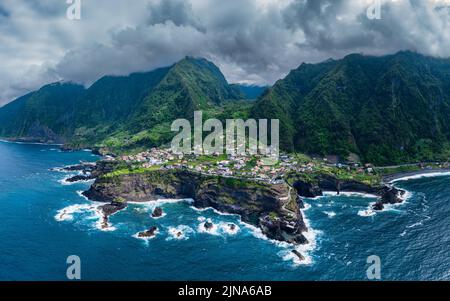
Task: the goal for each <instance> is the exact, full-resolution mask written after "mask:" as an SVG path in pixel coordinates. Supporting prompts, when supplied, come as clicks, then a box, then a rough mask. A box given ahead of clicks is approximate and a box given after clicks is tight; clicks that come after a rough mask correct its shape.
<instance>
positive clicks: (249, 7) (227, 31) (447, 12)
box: [0, 0, 450, 106]
mask: <svg viewBox="0 0 450 301" xmlns="http://www.w3.org/2000/svg"><path fill="white" fill-rule="evenodd" d="M67 1H68V2H72V1H80V3H81V10H80V11H81V16H80V17H81V18H80V19H79V20H71V19H70V18H68V17H67V14H66V12H67V9H68V8H69V6H70V5H71V4H68V3H66V0H0V62H1V63H2V66H1V68H0V106H1V105H4V104H6V103H8V102H10V101H12V100H13V99H15V98H16V97H18V96H21V95H24V94H26V93H28V92H30V91H33V90H36V89H39V88H40V87H41V86H42V85H45V84H48V83H52V82H56V81H72V82H76V83H80V84H83V85H85V86H87V87H88V86H89V85H91V84H92V83H93V82H94V81H95V80H97V79H99V78H100V77H101V76H104V75H127V74H129V73H132V72H140V71H149V70H152V69H155V68H158V67H163V66H168V65H170V64H173V63H175V62H176V61H178V60H180V59H182V58H183V57H185V56H186V55H189V56H196V57H205V58H207V59H209V60H211V61H213V62H214V63H215V64H216V65H218V66H219V68H220V69H221V70H222V72H223V73H224V74H225V76H226V78H227V80H228V81H229V82H232V83H235V82H240V83H248V84H259V85H266V84H269V85H271V84H273V83H274V82H275V81H276V80H278V79H280V78H283V77H284V76H285V75H286V74H287V73H288V72H289V71H290V70H292V69H295V68H297V67H298V66H299V65H300V64H301V63H303V62H307V63H316V62H320V61H323V60H326V59H328V58H335V59H338V58H341V57H344V56H345V55H347V54H350V53H364V54H368V55H383V54H390V53H395V52H397V51H399V50H412V51H417V52H419V53H423V54H425V55H431V56H437V57H450V0H226V1H225V0H132V1H127V0H67ZM376 1H379V3H380V17H381V18H380V19H377V18H373V14H372V15H371V17H372V18H369V17H368V15H367V10H368V9H369V8H373V7H375V6H373V5H375V4H374V3H375V2H376ZM370 11H371V12H373V11H372V10H370Z"/></svg>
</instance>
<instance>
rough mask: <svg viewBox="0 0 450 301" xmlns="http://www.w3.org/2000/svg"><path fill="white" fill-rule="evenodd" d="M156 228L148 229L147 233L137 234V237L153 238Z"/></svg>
mask: <svg viewBox="0 0 450 301" xmlns="http://www.w3.org/2000/svg"><path fill="white" fill-rule="evenodd" d="M157 230H158V228H157V227H155V226H153V227H150V229H148V230H147V231H143V232H139V233H138V237H154V236H155V235H156V231H157Z"/></svg>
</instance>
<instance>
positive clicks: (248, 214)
mask: <svg viewBox="0 0 450 301" xmlns="http://www.w3.org/2000/svg"><path fill="white" fill-rule="evenodd" d="M84 195H85V196H86V197H88V198H89V199H91V200H94V201H98V202H105V203H107V204H106V205H105V206H104V207H103V208H102V209H103V212H104V213H105V215H109V214H112V213H115V212H116V211H117V210H120V209H122V208H123V206H124V203H125V204H126V202H151V201H156V200H158V199H162V198H166V199H183V198H189V199H193V200H194V202H193V205H194V206H195V207H197V208H208V207H212V208H214V209H216V210H218V211H221V212H224V213H231V214H238V215H240V216H241V219H242V221H244V222H246V223H249V224H252V225H254V226H256V227H259V228H261V230H262V232H263V233H264V234H265V235H266V236H267V237H269V238H271V239H274V240H279V241H286V242H289V243H294V244H305V243H308V241H307V239H306V238H305V236H304V235H303V234H302V233H303V232H305V231H307V230H308V229H307V227H306V225H305V222H304V220H303V216H302V213H301V211H300V207H301V204H302V203H301V200H300V199H299V198H298V195H297V193H296V191H295V189H292V188H291V187H290V186H289V185H287V184H285V183H282V184H266V183H261V182H258V181H253V180H242V179H235V178H225V177H219V176H209V175H203V174H199V173H195V172H191V171H188V170H155V171H148V172H143V173H130V174H123V175H117V176H100V177H98V178H97V180H96V181H95V183H94V184H93V185H92V186H91V188H90V189H89V190H88V191H86V192H85V193H84ZM115 208H116V209H117V210H114V209H115Z"/></svg>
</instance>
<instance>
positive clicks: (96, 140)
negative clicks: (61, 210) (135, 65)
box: [0, 57, 245, 150]
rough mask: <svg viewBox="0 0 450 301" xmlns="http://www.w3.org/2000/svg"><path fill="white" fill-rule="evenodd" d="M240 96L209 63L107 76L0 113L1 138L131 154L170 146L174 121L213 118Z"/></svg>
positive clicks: (31, 97)
mask: <svg viewBox="0 0 450 301" xmlns="http://www.w3.org/2000/svg"><path fill="white" fill-rule="evenodd" d="M244 97H245V96H244V95H242V94H241V92H240V91H239V90H238V89H236V88H235V87H232V86H231V85H229V84H228V83H227V81H226V79H225V77H224V76H223V74H222V73H221V72H220V70H219V68H217V67H216V66H215V65H214V64H213V63H211V62H209V61H207V60H205V59H197V58H192V57H186V58H185V59H183V60H181V61H180V62H178V63H176V64H174V65H172V66H170V67H166V68H161V69H157V70H154V71H151V72H147V73H135V74H131V75H129V76H120V77H112V76H106V77H103V78H101V79H100V80H98V81H97V82H95V83H94V84H93V85H92V86H91V87H89V88H88V89H84V88H83V87H82V86H78V85H74V84H70V83H64V84H63V83H56V84H52V85H48V86H45V87H43V88H42V89H40V90H39V91H36V92H33V93H30V94H28V95H26V96H23V97H21V98H19V99H17V100H15V101H13V102H11V103H10V104H8V105H6V106H4V107H2V108H0V121H1V123H0V136H2V137H5V138H11V139H20V140H28V141H39V142H61V143H66V144H68V145H69V146H71V147H87V146H92V145H99V146H106V147H108V148H111V149H113V150H118V149H125V150H127V149H130V150H132V149H136V148H139V147H143V148H144V147H149V146H153V145H159V144H161V143H163V142H167V141H169V139H170V138H171V137H172V135H173V133H172V132H171V131H170V124H171V123H172V121H173V120H175V119H177V118H193V115H194V111H195V110H203V111H204V112H205V117H208V116H217V114H219V113H220V111H223V108H224V107H227V104H226V103H228V102H229V101H230V100H231V101H235V100H238V99H241V98H244Z"/></svg>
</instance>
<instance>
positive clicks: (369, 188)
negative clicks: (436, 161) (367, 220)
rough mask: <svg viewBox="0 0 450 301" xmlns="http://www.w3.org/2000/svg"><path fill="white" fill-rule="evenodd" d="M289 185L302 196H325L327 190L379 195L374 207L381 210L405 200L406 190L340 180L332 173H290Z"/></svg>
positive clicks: (390, 186) (384, 185)
mask: <svg viewBox="0 0 450 301" xmlns="http://www.w3.org/2000/svg"><path fill="white" fill-rule="evenodd" d="M286 180H287V182H288V184H289V185H291V186H292V187H294V188H295V189H296V191H297V193H298V195H299V196H300V197H306V198H315V197H319V196H323V193H324V192H325V191H331V192H336V193H337V194H340V193H341V192H358V193H366V194H372V195H376V196H378V201H377V202H376V203H375V204H374V205H373V207H372V208H373V209H374V210H376V211H380V210H383V209H384V206H385V205H387V204H399V203H402V202H403V201H404V198H403V197H404V195H405V193H406V191H404V190H402V189H398V188H396V187H394V186H392V185H389V184H384V183H380V184H378V185H374V186H373V185H367V184H364V183H361V182H358V181H353V180H339V179H337V178H336V177H334V176H330V175H323V174H319V175H315V176H313V177H310V178H308V179H305V178H304V177H303V175H299V174H289V175H288V176H287V178H286Z"/></svg>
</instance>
